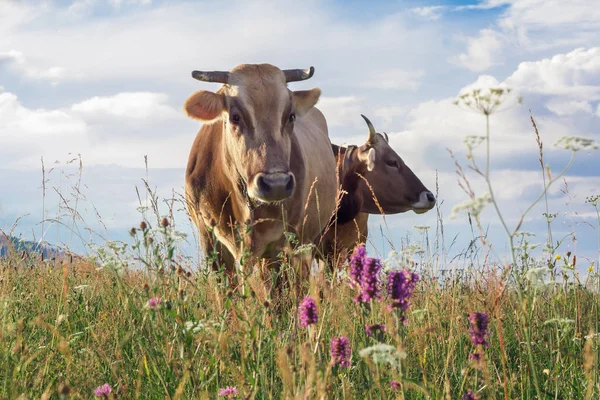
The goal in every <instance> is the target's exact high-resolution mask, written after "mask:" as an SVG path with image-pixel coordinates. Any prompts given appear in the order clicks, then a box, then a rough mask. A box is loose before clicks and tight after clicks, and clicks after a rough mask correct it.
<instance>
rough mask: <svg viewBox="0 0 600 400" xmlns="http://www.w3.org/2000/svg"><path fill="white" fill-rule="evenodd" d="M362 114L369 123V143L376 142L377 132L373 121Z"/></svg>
mask: <svg viewBox="0 0 600 400" xmlns="http://www.w3.org/2000/svg"><path fill="white" fill-rule="evenodd" d="M360 116H361V117H363V118H364V120H365V122H366V123H367V126H368V127H369V139H368V140H367V143H375V138H376V137H377V136H376V135H377V132H375V128H374V127H373V124H372V123H371V121H369V118H367V117H365V116H364V115H362V114H360Z"/></svg>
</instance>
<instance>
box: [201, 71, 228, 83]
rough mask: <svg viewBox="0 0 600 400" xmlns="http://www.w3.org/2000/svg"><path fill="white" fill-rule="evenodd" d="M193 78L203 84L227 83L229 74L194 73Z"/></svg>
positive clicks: (219, 72)
mask: <svg viewBox="0 0 600 400" xmlns="http://www.w3.org/2000/svg"><path fill="white" fill-rule="evenodd" d="M192 78H194V79H198V80H199V81H203V82H215V83H227V82H228V81H229V72H227V71H192Z"/></svg>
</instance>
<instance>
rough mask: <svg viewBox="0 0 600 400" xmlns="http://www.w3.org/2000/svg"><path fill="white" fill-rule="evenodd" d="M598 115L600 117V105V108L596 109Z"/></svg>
mask: <svg viewBox="0 0 600 400" xmlns="http://www.w3.org/2000/svg"><path fill="white" fill-rule="evenodd" d="M596 115H597V116H599V117H600V104H598V108H597V109H596Z"/></svg>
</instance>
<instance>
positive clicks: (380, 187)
mask: <svg viewBox="0 0 600 400" xmlns="http://www.w3.org/2000/svg"><path fill="white" fill-rule="evenodd" d="M362 117H363V118H364V119H365V121H366V122H367V126H368V127H369V137H368V139H367V141H366V143H365V144H363V145H362V146H360V147H356V146H348V147H347V148H344V147H340V146H336V145H334V144H332V149H333V153H334V155H335V156H336V158H337V159H338V171H339V174H340V176H341V177H342V178H341V180H342V182H343V184H342V188H343V190H344V191H346V192H347V194H346V195H344V197H343V198H342V201H341V203H340V207H339V209H338V211H337V225H335V226H334V227H332V228H330V229H329V230H328V232H327V233H326V235H325V236H324V239H323V241H324V249H325V250H324V251H325V254H324V256H325V258H327V259H328V261H329V262H330V263H331V262H333V261H334V256H335V254H337V253H339V252H340V251H341V250H344V249H348V250H350V251H352V249H353V248H354V247H355V246H356V245H357V244H359V243H364V242H365V241H366V239H367V234H368V225H367V222H368V217H369V215H368V214H381V213H382V212H383V213H384V214H397V213H403V212H406V211H410V210H413V211H414V212H416V213H418V214H421V213H424V212H427V211H428V210H430V209H432V208H433V207H434V206H435V196H434V195H433V193H431V192H430V191H429V190H428V189H427V188H426V187H425V186H424V185H423V183H422V182H421V180H420V179H419V178H418V177H417V176H416V175H415V174H414V173H413V172H412V170H411V169H410V168H409V167H408V166H407V165H406V164H405V163H404V161H403V160H402V158H401V157H400V156H399V155H398V154H397V153H396V152H395V151H394V149H392V148H391V147H390V145H389V143H388V138H387V135H386V134H384V135H385V136H384V135H382V134H379V133H376V131H375V128H374V127H373V124H371V121H369V119H368V118H367V117H365V116H364V115H362ZM364 160H368V161H367V166H366V167H365V166H363V165H364ZM361 172H362V173H361ZM359 174H360V175H362V176H363V177H364V179H363V178H361V177H360V176H359ZM365 180H366V181H367V182H368V183H369V185H367V184H366V183H365ZM369 186H370V187H371V188H369ZM375 199H376V200H377V201H375Z"/></svg>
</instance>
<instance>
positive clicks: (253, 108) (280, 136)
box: [185, 64, 321, 203]
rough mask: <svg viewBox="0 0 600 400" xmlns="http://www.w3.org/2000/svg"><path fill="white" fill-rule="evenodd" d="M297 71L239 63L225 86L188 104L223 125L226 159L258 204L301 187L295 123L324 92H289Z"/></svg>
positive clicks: (282, 197) (194, 115)
mask: <svg viewBox="0 0 600 400" xmlns="http://www.w3.org/2000/svg"><path fill="white" fill-rule="evenodd" d="M290 71H293V72H292V73H290ZM294 71H295V73H297V71H298V70H287V71H282V70H280V69H279V68H276V67H274V66H272V65H268V64H261V65H240V66H238V67H236V68H234V69H233V70H232V71H231V72H228V73H221V74H226V79H221V80H226V82H225V83H226V84H225V85H224V86H223V87H222V88H221V89H220V90H219V91H218V92H216V93H213V92H208V91H199V92H197V93H195V94H193V95H192V96H190V98H189V99H188V100H187V101H186V103H185V110H186V112H187V114H188V116H190V117H191V118H195V119H199V120H201V121H203V122H216V123H221V124H223V133H224V138H223V145H224V152H225V160H226V162H227V163H230V164H231V165H233V166H234V169H235V173H237V175H238V176H237V177H234V176H232V177H231V179H232V180H234V181H236V180H237V179H238V178H239V179H241V180H242V181H243V182H244V184H245V185H246V188H247V193H248V196H249V197H250V198H251V199H253V200H257V201H259V202H266V203H270V202H277V201H281V200H285V199H287V198H288V197H290V196H291V195H292V193H293V191H294V187H295V185H296V181H295V177H294V174H293V173H292V172H291V168H290V154H291V147H292V135H293V134H294V123H295V121H296V119H297V118H301V117H302V116H303V115H305V114H306V113H307V112H308V111H309V110H310V109H311V108H312V107H313V106H314V105H315V104H316V102H317V101H318V99H319V96H320V94H321V91H320V89H312V90H303V91H290V90H289V89H288V88H287V85H286V83H287V82H291V81H293V80H298V79H294ZM200 74H210V73H200ZM311 74H312V70H311ZM197 75H198V74H197ZM202 80H208V79H202ZM211 81H215V80H211Z"/></svg>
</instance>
